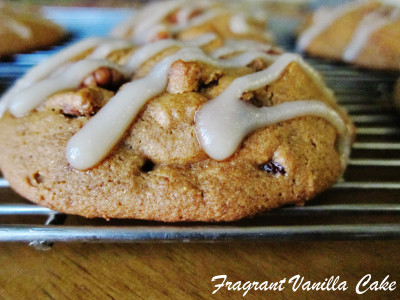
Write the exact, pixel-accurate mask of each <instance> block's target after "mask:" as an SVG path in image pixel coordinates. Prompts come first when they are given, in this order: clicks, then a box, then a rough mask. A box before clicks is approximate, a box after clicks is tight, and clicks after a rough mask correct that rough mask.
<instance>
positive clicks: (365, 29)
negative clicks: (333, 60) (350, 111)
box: [296, 0, 400, 62]
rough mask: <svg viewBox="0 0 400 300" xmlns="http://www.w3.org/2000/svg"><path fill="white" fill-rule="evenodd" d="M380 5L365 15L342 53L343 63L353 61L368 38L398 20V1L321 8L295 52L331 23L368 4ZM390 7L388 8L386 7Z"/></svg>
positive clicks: (399, 13) (353, 3) (303, 47)
mask: <svg viewBox="0 0 400 300" xmlns="http://www.w3.org/2000/svg"><path fill="white" fill-rule="evenodd" d="M375 2H376V3H381V5H380V6H379V7H378V8H377V9H376V10H374V11H372V12H370V13H368V14H366V15H365V16H364V17H363V18H362V20H361V21H360V23H359V25H358V27H357V28H356V30H355V31H354V33H353V36H352V38H351V40H350V42H349V44H348V45H347V46H346V48H345V50H344V52H343V55H342V57H343V59H344V60H345V61H349V62H351V61H354V60H355V59H356V58H357V56H358V55H359V54H360V53H361V51H362V50H363V49H364V48H365V47H366V45H367V42H368V40H369V38H370V36H371V35H372V34H373V33H374V32H376V31H378V30H379V29H381V28H382V27H384V26H386V25H389V24H390V23H393V22H395V21H397V20H399V18H400V6H399V5H400V1H399V0H393V1H390V0H388V1H358V2H350V3H348V4H346V5H342V6H339V7H337V8H335V9H329V8H326V7H322V8H320V9H319V10H317V11H316V12H315V14H314V17H313V24H312V25H311V26H309V28H307V29H306V30H305V31H304V32H303V33H302V34H301V35H300V37H299V39H298V41H297V45H296V47H297V50H299V51H304V50H305V49H306V48H307V47H308V45H309V44H310V43H311V42H312V41H313V40H314V39H315V38H316V37H317V36H318V35H319V34H321V33H322V32H323V31H324V30H325V29H327V28H328V27H329V26H330V25H331V24H332V23H333V22H335V21H336V20H337V19H339V18H340V17H342V16H343V15H345V14H347V13H350V12H352V11H354V10H356V9H358V8H360V7H362V6H364V5H368V4H370V3H375ZM385 4H386V5H385ZM387 5H390V6H387Z"/></svg>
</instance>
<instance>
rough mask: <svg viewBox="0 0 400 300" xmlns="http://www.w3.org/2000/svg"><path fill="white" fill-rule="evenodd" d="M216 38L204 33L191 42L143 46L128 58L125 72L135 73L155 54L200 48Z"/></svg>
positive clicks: (169, 41) (166, 42) (161, 41)
mask: <svg viewBox="0 0 400 300" xmlns="http://www.w3.org/2000/svg"><path fill="white" fill-rule="evenodd" d="M216 37H217V36H216V35H215V34H213V33H206V34H204V35H201V36H199V37H197V38H195V39H193V40H188V41H178V40H171V39H165V40H160V41H157V42H155V43H152V44H148V45H145V46H143V47H141V48H139V49H138V50H136V51H135V53H134V54H133V55H132V56H131V57H130V58H129V60H128V62H127V64H126V68H127V70H130V71H131V74H132V73H133V72H135V71H136V70H137V69H138V68H139V67H140V66H141V65H142V64H143V63H144V62H145V61H146V60H148V59H150V58H151V57H153V56H155V55H156V54H158V53H160V52H162V51H164V50H166V49H168V48H171V47H174V46H177V47H185V46H186V47H187V46H193V47H201V46H204V45H207V44H208V43H210V42H211V41H213V40H214V39H215V38H216Z"/></svg>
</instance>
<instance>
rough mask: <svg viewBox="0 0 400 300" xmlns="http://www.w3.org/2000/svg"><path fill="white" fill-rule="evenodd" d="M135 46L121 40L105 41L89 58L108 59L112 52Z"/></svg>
mask: <svg viewBox="0 0 400 300" xmlns="http://www.w3.org/2000/svg"><path fill="white" fill-rule="evenodd" d="M134 46H135V44H134V43H132V42H131V41H127V40H120V39H115V40H113V39H110V40H108V41H105V42H104V43H103V44H102V45H100V46H99V47H97V48H96V49H95V50H94V51H93V52H92V53H91V54H90V55H89V56H88V58H92V59H101V58H106V57H107V56H108V55H110V54H111V53H112V52H114V51H117V50H122V49H128V48H133V47H134Z"/></svg>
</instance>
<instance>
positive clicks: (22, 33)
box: [0, 2, 66, 57]
mask: <svg viewBox="0 0 400 300" xmlns="http://www.w3.org/2000/svg"><path fill="white" fill-rule="evenodd" d="M65 35H66V33H65V31H64V29H62V28H61V27H60V26H59V25H57V24H55V23H53V22H51V21H49V20H46V19H44V18H43V17H42V16H40V14H39V13H35V14H34V13H30V12H28V11H27V10H25V9H23V8H21V7H18V6H15V7H14V6H11V5H8V4H5V3H4V2H0V39H1V41H2V42H1V43H0V57H8V56H12V55H14V54H17V53H24V52H29V51H33V50H38V49H42V48H45V47H48V46H51V45H53V44H55V43H57V42H58V41H60V40H61V39H62V38H63V37H65Z"/></svg>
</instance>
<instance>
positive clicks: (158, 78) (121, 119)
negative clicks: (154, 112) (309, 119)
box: [66, 48, 346, 170]
mask: <svg viewBox="0 0 400 300" xmlns="http://www.w3.org/2000/svg"><path fill="white" fill-rule="evenodd" d="M245 54H246V53H245ZM258 55H259V53H258ZM252 58H254V57H251V56H249V57H247V56H246V58H240V59H237V60H235V61H232V60H227V61H223V62H222V61H216V60H213V59H211V58H210V57H209V56H207V55H205V54H204V53H203V52H202V51H201V50H200V49H198V48H184V49H182V50H180V51H178V52H177V53H176V54H173V55H171V56H168V57H166V58H164V59H163V60H162V61H161V62H159V63H158V64H157V65H156V66H155V67H154V68H153V69H152V71H151V72H150V73H149V74H148V75H147V76H146V77H143V78H140V79H138V80H136V81H133V82H131V83H129V84H127V85H125V87H124V89H123V90H122V91H120V92H119V93H118V94H117V95H116V96H114V97H113V98H112V99H110V100H109V101H108V102H107V104H106V105H105V106H104V107H103V108H102V109H101V110H100V111H99V112H98V113H97V114H96V115H95V116H94V117H92V118H91V119H90V120H89V122H88V123H87V124H86V125H85V126H84V127H83V128H82V129H81V130H80V131H79V132H78V133H77V134H75V135H74V136H73V137H72V138H71V140H70V141H69V142H68V145H67V152H66V155H67V159H68V161H69V163H70V164H71V165H72V166H73V167H74V168H77V169H81V170H84V169H88V168H91V167H93V166H95V165H96V164H97V163H98V162H100V161H101V160H102V159H104V158H105V157H106V156H107V155H108V153H109V151H110V150H111V149H112V148H113V147H114V146H115V145H116V144H117V142H118V141H119V140H120V138H121V136H122V135H123V134H124V132H125V131H126V130H127V128H128V127H129V126H130V124H131V123H132V122H133V120H134V119H135V117H136V114H137V113H138V112H139V111H140V109H141V108H142V107H143V105H144V104H145V103H146V102H147V101H148V100H149V99H151V98H153V97H155V96H157V95H159V94H160V93H162V92H163V91H164V90H165V87H166V85H167V81H168V70H169V68H170V66H171V64H172V63H173V62H175V61H177V60H183V61H201V62H205V63H207V64H210V65H218V66H222V67H228V66H229V67H232V66H238V65H246V64H248V63H249V61H250V62H251V61H252V60H250V59H252ZM294 61H301V59H300V57H299V56H297V55H292V54H286V55H282V56H281V57H280V58H278V60H277V61H276V62H275V63H274V64H273V65H272V66H271V67H269V68H268V69H267V70H266V71H261V72H258V73H255V74H252V75H253V76H251V75H248V76H247V77H241V78H239V79H236V80H235V81H234V83H232V84H231V85H230V86H229V87H228V88H227V90H226V93H225V92H224V93H223V95H227V96H219V97H217V99H221V98H222V99H236V98H240V95H241V93H240V94H238V91H246V90H253V89H256V88H258V87H261V86H263V85H266V84H268V83H270V82H272V81H273V80H276V79H277V78H278V77H279V75H280V74H281V73H282V71H283V70H284V69H285V68H286V66H287V65H288V64H289V63H291V62H294ZM301 65H302V64H301ZM236 85H238V86H239V87H238V88H237V87H236ZM230 97H234V98H230ZM237 100H238V101H236V102H241V101H240V100H239V99H237ZM225 101H226V100H225ZM236 102H235V103H236ZM212 103H217V104H221V103H224V101H222V102H221V101H218V100H216V101H213V102H212ZM302 103H303V102H302ZM236 104H237V103H236ZM210 105H211V106H212V105H213V104H210ZM210 105H205V106H204V108H203V109H201V110H200V112H199V113H198V115H197V116H198V117H197V118H196V130H197V132H198V139H199V142H200V144H201V146H202V147H203V149H204V150H205V152H206V153H207V154H208V155H210V157H212V158H214V159H225V158H227V157H229V156H230V155H231V154H232V153H233V152H234V151H235V149H236V147H237V146H238V144H239V143H240V141H241V139H242V138H243V134H247V133H249V132H250V131H251V130H252V129H253V130H254V126H250V127H246V126H245V128H244V129H243V130H241V131H240V130H238V131H237V133H236V135H230V137H229V140H230V139H232V140H234V142H233V143H232V142H230V141H228V140H227V139H224V140H223V141H222V144H221V141H219V142H217V143H214V142H215V141H216V140H215V139H214V138H213V137H216V136H217V139H218V138H220V136H219V135H218V132H221V131H219V130H218V129H217V128H215V127H214V128H211V131H210V127H207V128H206V127H205V124H204V119H206V120H209V119H210V118H215V112H220V111H221V110H220V109H224V108H226V107H224V104H222V108H221V107H220V106H218V110H214V109H212V108H211V109H210V108H209V107H210ZM238 105H239V106H240V104H238ZM293 106H295V105H293ZM297 106H300V108H299V107H297ZM297 106H295V107H297V110H294V111H296V112H297V115H295V116H300V115H301V112H303V113H304V114H303V115H305V114H308V113H311V114H312V111H314V114H315V115H319V116H321V117H323V118H326V119H327V120H328V121H332V119H333V116H334V113H336V112H335V111H334V110H333V109H331V108H329V107H328V106H327V105H325V104H322V106H317V105H314V106H313V107H314V110H308V109H305V108H302V106H301V105H300V104H299V105H297ZM318 109H319V110H318ZM324 109H325V111H327V110H329V111H328V112H326V114H321V113H319V112H320V111H322V110H324ZM253 110H254V109H253ZM209 111H210V112H211V114H213V115H212V116H210V113H209ZM260 112H261V111H258V114H260ZM275 112H277V111H275ZM237 113H238V114H239V115H241V113H240V111H237ZM218 114H219V113H218ZM234 115H235V113H234V111H232V114H231V115H230V116H234ZM256 115H257V114H256ZM280 115H282V113H281V114H280ZM268 116H269V115H268V114H266V115H265V116H264V121H265V122H264V123H260V122H259V123H257V124H258V126H260V127H261V126H263V125H262V124H265V126H266V125H268V124H269V123H268V124H267V121H266V120H267V119H268ZM335 116H336V118H339V119H340V117H339V115H338V114H337V113H336V115H335ZM217 120H221V117H220V116H219V117H218V118H217ZM340 120H341V119H340ZM225 121H226V122H223V123H225V125H226V124H228V123H229V122H231V121H232V122H235V121H236V120H235V119H232V118H227V119H226V120H225ZM341 122H342V123H340V124H342V125H343V124H344V122H343V121H342V120H341ZM214 124H215V122H214ZM337 124H338V122H336V123H335V124H334V125H337ZM216 127H219V126H216ZM336 127H337V128H339V126H338V125H337V126H336ZM345 127H346V126H345V125H344V129H343V128H342V127H340V128H339V129H340V130H338V132H339V134H342V133H343V131H346V128H345ZM224 128H225V127H224ZM213 129H214V131H213ZM221 145H222V146H221ZM221 148H225V149H226V150H228V151H227V152H225V153H223V154H222V155H219V154H217V155H215V153H218V151H219V150H216V149H221ZM342 156H345V155H344V154H342Z"/></svg>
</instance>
